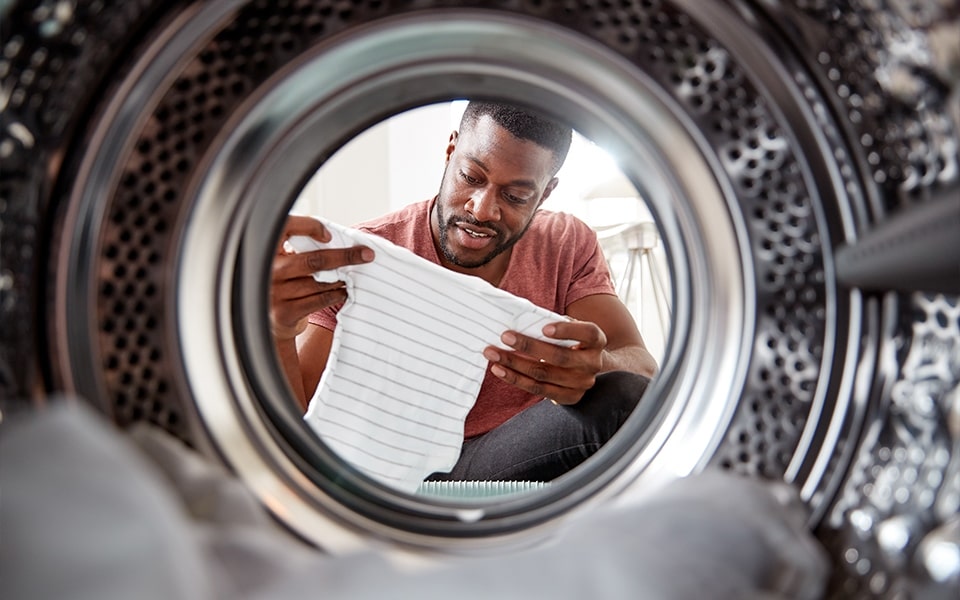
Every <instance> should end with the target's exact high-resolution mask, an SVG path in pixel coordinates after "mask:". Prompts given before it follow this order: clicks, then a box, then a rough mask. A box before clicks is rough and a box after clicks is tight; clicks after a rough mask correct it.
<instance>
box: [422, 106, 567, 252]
mask: <svg viewBox="0 0 960 600" xmlns="http://www.w3.org/2000/svg"><path fill="white" fill-rule="evenodd" d="M553 158H554V157H553V152H552V151H551V150H548V149H546V148H543V147H542V146H539V145H537V144H535V143H534V142H531V141H528V140H520V139H518V138H515V137H514V136H513V135H512V134H510V132H508V131H507V130H506V129H504V128H503V127H501V126H500V125H498V124H497V123H496V121H494V120H493V119H492V118H490V117H487V116H484V117H481V118H480V120H479V121H478V122H477V123H476V124H475V125H474V126H473V127H471V128H470V129H468V130H464V131H461V132H460V133H459V134H457V133H454V134H453V135H451V138H450V144H449V145H448V147H447V164H446V168H445V170H444V173H443V180H442V182H441V184H440V194H439V196H438V199H437V221H436V223H435V225H434V234H435V239H436V240H437V241H438V243H439V249H440V252H441V254H442V258H444V259H445V260H446V261H448V262H449V263H452V264H453V265H457V266H459V267H464V268H477V267H481V266H484V265H487V264H489V263H490V262H491V261H492V260H494V259H495V258H496V257H498V256H501V255H503V253H504V252H505V251H506V250H508V249H509V248H511V247H512V246H513V244H515V243H516V242H517V240H519V239H520V237H521V236H522V235H523V233H524V232H525V231H526V229H527V227H529V225H530V222H531V221H532V219H533V215H534V213H535V212H536V210H537V208H538V207H539V206H540V204H541V203H542V202H543V201H544V200H545V199H546V198H547V196H549V195H550V192H551V191H553V188H554V186H556V183H557V180H556V179H555V178H554V177H553V175H552V167H553Z"/></svg>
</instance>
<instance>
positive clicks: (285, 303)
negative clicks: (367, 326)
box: [270, 216, 374, 342]
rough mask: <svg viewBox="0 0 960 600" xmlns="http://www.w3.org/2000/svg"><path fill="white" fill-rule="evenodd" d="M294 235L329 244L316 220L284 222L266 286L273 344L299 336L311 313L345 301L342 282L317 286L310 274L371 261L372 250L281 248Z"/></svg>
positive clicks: (298, 218) (372, 256)
mask: <svg viewBox="0 0 960 600" xmlns="http://www.w3.org/2000/svg"><path fill="white" fill-rule="evenodd" d="M294 235H306V236H310V237H312V238H314V239H316V240H317V241H319V242H329V241H330V234H329V232H328V231H327V230H326V229H325V228H324V226H323V224H322V223H321V222H320V221H317V220H316V219H313V218H311V217H302V216H290V217H289V218H288V219H287V222H286V225H285V226H284V228H283V234H282V235H281V236H280V240H279V241H278V242H277V250H276V256H275V258H274V260H273V272H272V277H271V285H270V327H271V329H272V331H273V337H274V339H275V340H276V341H277V342H282V341H286V340H292V339H294V338H296V337H297V336H298V335H299V334H300V333H302V332H303V331H304V329H306V327H307V318H308V317H309V315H310V314H311V313H314V312H316V311H318V310H323V309H324V308H327V307H328V306H333V305H336V304H340V303H342V302H343V301H344V300H346V299H347V291H346V287H345V286H344V283H343V282H342V281H337V282H334V283H318V282H317V281H316V280H314V279H313V277H312V276H311V274H312V273H314V272H316V271H325V270H328V269H336V268H338V267H342V266H345V265H356V264H361V263H366V262H370V261H372V260H373V258H374V254H373V250H371V249H370V248H367V247H366V246H353V247H351V248H331V249H326V250H315V251H313V252H304V253H301V254H296V253H293V252H289V251H287V250H286V249H285V247H284V245H285V242H286V241H287V240H288V239H289V238H290V237H291V236H294Z"/></svg>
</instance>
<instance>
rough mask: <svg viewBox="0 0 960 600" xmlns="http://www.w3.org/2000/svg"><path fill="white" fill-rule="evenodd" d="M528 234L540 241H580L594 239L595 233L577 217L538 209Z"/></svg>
mask: <svg viewBox="0 0 960 600" xmlns="http://www.w3.org/2000/svg"><path fill="white" fill-rule="evenodd" d="M528 233H533V234H534V235H533V236H531V237H533V238H538V239H541V240H544V239H550V240H559V239H565V240H570V239H574V240H581V241H584V240H585V241H590V240H593V239H596V233H595V232H594V231H593V228H591V227H590V226H589V225H587V224H586V223H585V222H584V221H583V220H582V219H580V218H579V217H577V216H575V215H572V214H570V213H566V212H558V211H553V210H546V209H542V208H541V209H540V210H538V211H537V213H536V215H535V216H534V219H533V222H532V223H531V224H530V229H529V230H528Z"/></svg>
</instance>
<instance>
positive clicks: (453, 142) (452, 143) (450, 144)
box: [445, 129, 459, 162]
mask: <svg viewBox="0 0 960 600" xmlns="http://www.w3.org/2000/svg"><path fill="white" fill-rule="evenodd" d="M458 137H459V133H458V132H457V130H456V129H454V130H453V131H452V132H451V133H450V139H449V140H448V141H447V151H446V154H447V158H446V160H445V162H450V156H451V155H452V154H453V150H454V148H456V147H457V138H458Z"/></svg>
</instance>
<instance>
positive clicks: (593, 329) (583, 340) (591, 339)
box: [543, 321, 607, 349]
mask: <svg viewBox="0 0 960 600" xmlns="http://www.w3.org/2000/svg"><path fill="white" fill-rule="evenodd" d="M543 335H545V336H547V337H549V338H553V339H555V340H577V341H579V342H580V344H579V347H580V348H582V349H589V348H605V347H606V345H607V336H606V335H605V334H604V333H603V330H602V329H600V327H598V326H597V325H596V324H594V323H589V322H587V321H558V322H556V323H550V324H549V325H547V326H545V327H544V328H543Z"/></svg>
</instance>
